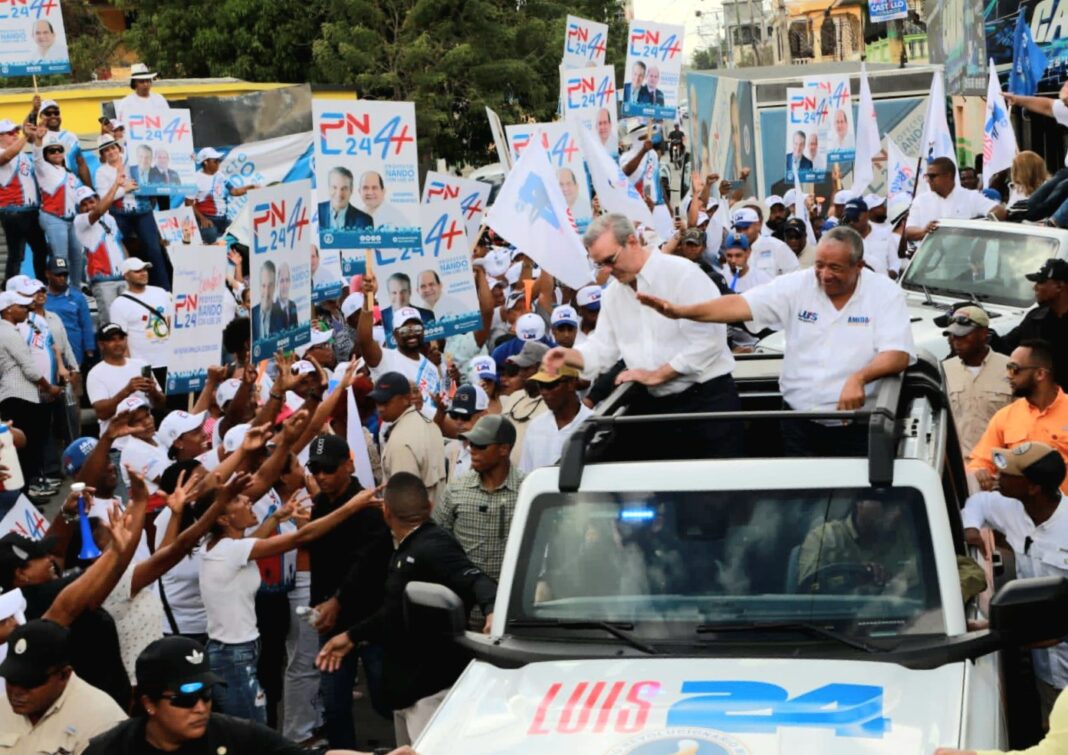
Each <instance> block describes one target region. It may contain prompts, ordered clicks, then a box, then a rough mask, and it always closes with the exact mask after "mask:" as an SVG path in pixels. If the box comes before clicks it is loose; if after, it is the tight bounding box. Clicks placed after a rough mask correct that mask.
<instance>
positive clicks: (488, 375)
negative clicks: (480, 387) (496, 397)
mask: <svg viewBox="0 0 1068 755" xmlns="http://www.w3.org/2000/svg"><path fill="white" fill-rule="evenodd" d="M470 366H471V374H472V375H473V376H474V377H477V378H478V379H479V380H496V379H497V363H496V362H494V361H493V357H490V356H477V357H475V358H474V359H472V360H471V363H470Z"/></svg>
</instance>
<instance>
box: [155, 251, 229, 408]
mask: <svg viewBox="0 0 1068 755" xmlns="http://www.w3.org/2000/svg"><path fill="white" fill-rule="evenodd" d="M170 257H171V262H172V264H173V265H174V278H173V281H174V284H173V288H172V294H173V296H174V324H173V326H172V327H171V335H170V338H168V339H167V345H168V346H169V347H170V356H169V357H168V358H167V386H166V389H167V394H168V395H171V394H175V393H190V392H192V391H199V390H200V389H201V388H203V387H204V385H205V383H206V382H207V378H208V368H209V367H211V366H212V365H215V364H218V363H219V358H220V356H221V355H222V330H223V325H224V323H223V300H224V298H225V297H227V296H230V292H229V291H228V290H227V288H226V247H225V246H220V245H215V244H212V245H207V244H188V245H183V246H182V248H181V253H180V254H172V255H171V256H170Z"/></svg>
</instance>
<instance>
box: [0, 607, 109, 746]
mask: <svg viewBox="0 0 1068 755" xmlns="http://www.w3.org/2000/svg"><path fill="white" fill-rule="evenodd" d="M7 649H8V653H7V658H5V659H4V662H3V664H0V676H2V677H3V678H4V681H5V682H6V684H7V694H6V695H2V696H0V753H9V752H10V753H34V752H65V753H72V755H79V754H80V753H81V752H82V751H83V750H85V748H86V746H87V745H88V744H89V740H90V739H91V738H92V737H94V736H96V735H97V734H99V733H100V732H102V731H107V729H108V728H110V727H111V726H112V725H114V724H116V723H118V722H119V721H122V720H123V719H125V718H126V714H125V713H123V712H122V708H120V707H119V706H118V705H117V704H116V703H115V701H114V700H112V699H111V697H110V696H109V695H108V694H107V693H105V692H101V691H100V690H98V689H97V688H96V687H93V686H91V685H90V684H88V683H87V682H85V681H84V680H83V679H80V678H79V677H78V675H77V674H75V673H74V669H72V668H71V665H70V631H69V630H68V629H67V628H66V627H62V626H60V625H59V624H56V623H54V622H51V621H46V620H44V619H35V620H33V621H29V622H27V623H25V624H23V625H21V626H19V627H16V628H15V631H13V632H12V633H11V636H10V637H8V641H7ZM115 752H119V751H118V750H115Z"/></svg>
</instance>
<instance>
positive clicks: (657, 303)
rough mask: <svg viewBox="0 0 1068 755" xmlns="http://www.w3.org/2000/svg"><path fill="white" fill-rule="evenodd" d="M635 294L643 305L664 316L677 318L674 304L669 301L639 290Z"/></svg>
mask: <svg viewBox="0 0 1068 755" xmlns="http://www.w3.org/2000/svg"><path fill="white" fill-rule="evenodd" d="M637 296H638V301H640V302H641V303H642V304H644V305H645V306H647V307H649V308H651V309H654V310H656V311H657V312H659V313H660V314H662V315H663V316H664V317H667V318H670V319H672V320H677V319H679V314H678V311H677V310H676V309H675V305H674V304H672V303H671V302H669V301H665V300H664V299H660V298H658V297H656V296H650V295H649V294H643V293H641V292H638V294H637Z"/></svg>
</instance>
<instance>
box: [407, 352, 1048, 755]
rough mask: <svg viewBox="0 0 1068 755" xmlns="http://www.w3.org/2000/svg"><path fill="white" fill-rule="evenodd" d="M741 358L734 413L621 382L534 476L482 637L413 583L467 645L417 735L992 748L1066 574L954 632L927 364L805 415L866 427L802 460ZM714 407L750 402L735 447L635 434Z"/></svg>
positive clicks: (479, 740)
mask: <svg viewBox="0 0 1068 755" xmlns="http://www.w3.org/2000/svg"><path fill="white" fill-rule="evenodd" d="M743 361H744V364H743V367H744V369H740V370H739V374H744V375H747V376H748V377H744V378H741V379H739V386H740V389H741V393H742V401H743V411H742V412H738V413H732V414H730V415H675V416H672V417H670V418H661V419H658V418H656V417H637V416H630V415H628V414H627V411H626V395H627V391H626V387H624V388H621V389H620V390H618V391H617V392H616V393H615V394H613V396H612V397H610V398H609V399H608V400H607V401H606V402H605V405H604V406H603V407H602V408H601V409H600V410H599V411H598V412H597V413H596V414H595V416H594V417H593V418H591V420H589V421H588V422H587V423H586V424H584V425H583V426H582V427H581V428H579V430H578V431H577V432H576V433H575V435H574V436H573V437H572V439H571V440H570V442H569V444H568V445H567V446H566V447H565V452H564V455H563V458H562V460H561V462H560V465H559V466H557V467H551V468H544V469H539V470H537V471H535V472H534V473H532V474H531V475H530V476H529V477H527V478H526V480H525V482H524V483H523V486H522V488H521V491H520V495H519V501H518V504H517V507H516V511H515V517H514V520H513V523H512V529H511V531H510V534H509V538H508V545H507V550H506V553H505V560H504V568H503V571H502V574H501V581H500V586H499V591H498V594H497V602H496V610H495V612H494V620H493V627H492V632H491V634H490V635H489V636H488V637H487V636H481V635H475V634H472V633H467V632H465V631H464V627H465V625H466V621H465V618H464V611H463V605H462V603H461V601H460V600H459V598H457V597H456V595H455V594H453V593H452V592H451V591H449V590H448V589H447V588H444V587H442V586H439V585H430V584H426V583H412V584H411V585H409V587H408V591H407V595H406V598H407V611H408V620H409V622H410V626H411V628H412V629H413V630H414V629H416V628H419V630H420V631H424V632H428V633H432V634H438V635H440V634H442V633H444V634H448V635H450V636H452V637H454V638H455V641H456V642H459V643H461V644H462V645H464V646H465V647H467V648H468V649H469V650H470V652H471V654H472V657H473V659H474V660H473V661H472V662H471V663H470V664H469V666H468V667H467V669H466V670H465V672H464V673H463V674H462V676H461V677H460V679H459V680H458V681H457V682H456V684H455V685H454V686H453V688H452V689H451V691H450V693H449V695H448V697H447V698H446V700H445V702H444V703H443V705H442V706H441V708H440V709H439V710H438V712H437V714H436V715H435V717H434V718H433V720H432V721H431V723H430V724H429V726H428V727H427V729H426V730H425V732H424V733H423V735H422V736H421V737H420V739H419V741H418V742H417V743H416V749H417V750H418V752H419V753H420V754H421V755H445V754H446V753H457V754H459V753H463V754H464V755H477V754H481V753H487V754H488V753H514V754H522V753H553V754H555V755H563V754H565V753H582V754H583V755H586V754H593V753H606V754H608V753H619V754H622V753H633V754H634V755H639V754H640V755H653V754H654V753H660V754H662V755H742V754H743V753H749V754H751V755H766V754H771V753H789V755H799V754H800V755H806V754H811V755H817V754H818V755H834V754H837V753H841V754H843V755H845V754H846V753H848V754H849V755H857V754H858V753H882V754H884V755H903V754H904V753H910V754H911V753H915V754H916V755H921V754H922V755H929V754H930V753H931V752H932V751H933V750H934V748H935V747H937V746H939V745H951V746H961V747H967V748H976V747H977V748H990V747H1001V746H1004V745H1005V744H1006V741H1007V729H1006V715H1005V711H1004V709H1003V692H1002V689H1001V681H1000V674H999V664H998V656H999V651H1000V650H1001V649H1003V648H1010V647H1011V648H1016V647H1018V646H1020V645H1022V644H1026V643H1031V642H1035V641H1038V640H1041V639H1046V638H1054V637H1061V636H1064V635H1065V634H1066V633H1068V611H1065V610H1064V606H1065V605H1066V600H1068V581H1065V580H1061V579H1041V580H1015V581H1013V582H1010V583H1008V584H1006V585H1005V586H1003V587H1002V588H1001V590H1000V591H998V593H997V594H996V595H995V596H994V597H993V599H992V600H991V601H990V608H989V615H988V616H987V617H985V618H988V619H989V628H988V629H983V630H979V631H969V630H968V628H967V625H966V622H967V621H968V620H970V619H978V618H984V617H981V616H980V615H979V611H978V607H977V603H978V601H977V600H976V599H971V600H969V601H968V602H967V603H966V602H965V600H964V598H963V593H962V587H961V579H960V572H959V571H958V561H957V557H958V556H962V555H965V546H964V542H963V533H962V527H961V520H960V515H959V510H960V506H961V504H962V502H963V496H964V495H965V491H966V485H965V479H964V472H963V467H962V462H961V458H960V451H959V444H958V443H957V442H956V439H955V438H954V437H953V433H954V431H953V425H952V422H951V421H950V420H949V416H948V412H947V407H946V401H945V397H944V392H943V386H942V376H941V371H940V369H939V367H938V365H937V363H936V362H935V361H934V360H933V358H931V357H930V356H929V355H924V356H923V357H922V358H921V359H920V361H919V363H918V364H917V365H915V366H914V367H913V368H910V370H909V371H908V373H907V374H906V375H905V376H903V377H898V378H895V379H891V380H886V381H884V384H883V385H882V386H881V388H880V391H879V393H878V396H877V397H876V400H875V401H874V402H872V405H871V406H869V407H866V408H865V409H864V410H862V411H860V412H855V413H824V414H819V415H814V414H813V415H805V416H809V417H810V418H813V419H816V418H820V419H824V420H838V421H841V420H851V421H856V422H863V423H867V424H868V428H869V453H868V456H867V458H863V457H857V458H844V457H843V458H808V459H799V458H783V457H782V455H781V449H780V448H779V440H778V436H779V433H778V422H779V420H780V419H783V418H784V417H785V416H787V414H786V413H785V412H782V411H781V410H779V407H781V397H780V396H779V395H778V389H777V386H776V380H775V378H776V377H777V371H778V370H777V366H778V364H779V362H780V359H779V358H778V357H775V356H752V357H749V358H747V359H746V360H743ZM789 416H791V417H796V416H798V415H797V414H796V413H791V414H789ZM723 419H741V420H743V421H744V423H745V427H746V443H747V456H746V458H739V459H694V460H672V459H660V458H657V448H656V447H655V446H651V445H650V444H649V443H648V442H647V439H648V430H649V428H650V427H651V423H655V422H659V421H671V422H676V423H680V422H681V423H687V422H706V421H722V420H723ZM636 449H637V450H638V453H637V456H639V457H640V458H639V459H638V460H634V459H633V457H634V456H635V450H636ZM622 457H628V458H630V459H631V460H628V461H618V460H614V459H620V458H622Z"/></svg>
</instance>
